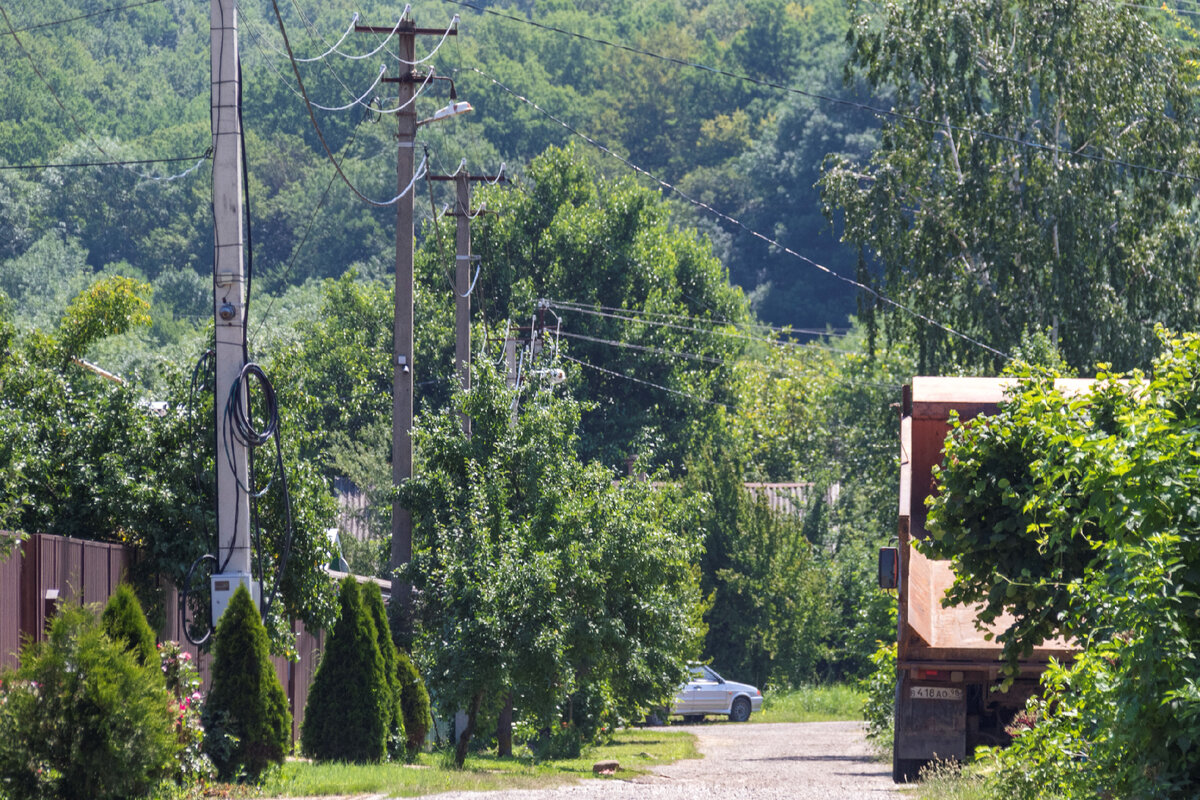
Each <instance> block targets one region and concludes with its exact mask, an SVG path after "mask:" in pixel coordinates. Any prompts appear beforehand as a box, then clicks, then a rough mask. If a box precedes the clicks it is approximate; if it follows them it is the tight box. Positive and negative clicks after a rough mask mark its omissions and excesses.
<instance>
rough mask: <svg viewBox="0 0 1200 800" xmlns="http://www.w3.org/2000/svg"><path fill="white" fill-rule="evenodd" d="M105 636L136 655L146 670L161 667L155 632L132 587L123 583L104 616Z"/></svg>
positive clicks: (102, 619) (105, 609)
mask: <svg viewBox="0 0 1200 800" xmlns="http://www.w3.org/2000/svg"><path fill="white" fill-rule="evenodd" d="M100 619H101V621H102V622H103V623H104V632H105V633H107V634H108V636H109V638H110V639H112V640H113V641H114V642H118V643H121V644H123V645H124V646H125V649H127V650H129V652H131V653H133V654H134V656H135V657H136V658H137V660H138V662H139V663H141V664H142V666H146V665H150V664H158V651H157V649H156V648H155V644H154V638H155V637H154V630H153V629H152V628H151V627H150V623H149V622H147V621H146V615H145V614H144V613H143V612H142V604H141V603H139V602H138V599H137V595H135V594H134V593H133V589H132V588H130V586H129V584H126V583H122V584H120V585H119V586H117V591H116V592H115V593H114V594H113V596H112V597H110V598H108V603H107V604H106V605H105V606H104V613H103V614H101V615H100Z"/></svg>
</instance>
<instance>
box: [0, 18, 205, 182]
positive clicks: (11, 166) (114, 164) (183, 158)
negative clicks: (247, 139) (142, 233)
mask: <svg viewBox="0 0 1200 800" xmlns="http://www.w3.org/2000/svg"><path fill="white" fill-rule="evenodd" d="M155 2H159V0H155ZM209 158H212V148H211V147H210V148H208V150H207V151H205V152H204V153H203V154H202V155H198V156H181V157H180V158H139V159H135V160H132V161H77V162H72V163H69V164H3V165H0V170H9V169H72V168H75V167H126V166H133V165H142V164H177V163H179V162H181V161H195V162H196V165H195V166H193V167H192V168H191V169H188V170H186V171H185V172H181V173H180V174H179V175H176V176H173V177H174V178H182V177H183V176H185V175H187V174H188V173H190V172H192V171H193V170H195V169H196V168H197V167H199V166H200V164H202V163H203V162H204V161H206V160H208V159H209ZM157 180H168V179H167V178H161V179H157Z"/></svg>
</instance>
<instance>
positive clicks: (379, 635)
mask: <svg viewBox="0 0 1200 800" xmlns="http://www.w3.org/2000/svg"><path fill="white" fill-rule="evenodd" d="M360 593H361V594H362V599H363V606H364V607H365V610H366V612H367V613H368V614H370V616H371V621H372V622H373V623H375V641H376V642H377V643H378V645H379V655H380V656H382V657H383V674H384V676H385V677H386V678H387V682H388V688H389V689H390V690H391V695H390V705H389V709H390V711H391V718H390V720H389V722H388V734H387V751H388V756H389V757H391V758H397V757H399V756H400V755H402V754H403V752H404V750H405V748H406V741H405V736H404V709H403V707H402V705H401V702H400V701H401V698H402V696H403V695H402V687H401V684H400V673H399V672H397V671H396V645H394V644H392V631H391V629H390V628H389V627H388V619H387V610H386V609H385V608H384V607H383V593H382V592H381V591H380V590H379V584H377V583H366V584H363V586H362V587H360Z"/></svg>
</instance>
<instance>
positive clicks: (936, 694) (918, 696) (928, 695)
mask: <svg viewBox="0 0 1200 800" xmlns="http://www.w3.org/2000/svg"><path fill="white" fill-rule="evenodd" d="M908 696H909V697H911V698H912V699H913V700H962V699H963V690H962V689H957V688H953V687H949V686H913V687H910V688H909V695H908Z"/></svg>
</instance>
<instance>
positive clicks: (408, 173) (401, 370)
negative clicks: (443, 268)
mask: <svg viewBox="0 0 1200 800" xmlns="http://www.w3.org/2000/svg"><path fill="white" fill-rule="evenodd" d="M396 44H397V46H398V47H399V51H400V58H402V59H404V60H406V61H410V62H411V61H415V60H416V57H415V52H416V30H415V27H414V25H413V23H412V22H411V21H408V22H405V23H403V24H402V25H401V26H400V29H399V30H398V31H397V36H396ZM401 70H405V71H407V72H408V73H409V74H410V75H411V73H412V70H411V68H410V67H408V66H406V65H403V64H402V65H401ZM396 86H397V88H398V89H399V103H400V105H404V104H405V103H408V105H407V107H405V109H404V110H403V111H401V112H400V113H399V114H398V115H397V122H398V125H399V129H398V131H397V133H396V139H397V145H398V147H397V158H396V185H397V190H398V191H403V190H404V188H405V187H406V186H408V184H409V183H411V182H412V179H413V167H414V163H413V162H414V159H413V147H414V145H415V143H416V138H417V111H416V103H414V102H409V101H411V100H412V97H413V93H414V91H415V88H416V87H415V86H414V84H413V83H412V81H405V80H401V81H400V82H399V83H397V84H396ZM413 194H415V192H412V191H410V192H406V193H405V195H404V197H402V198H400V201H399V202H398V203H397V204H396V295H395V297H396V308H395V317H394V326H393V337H392V345H393V350H392V352H393V354H394V359H395V360H394V362H393V364H392V485H393V486H400V485H402V484H403V483H404V482H405V481H407V480H408V479H409V478H411V477H412V438H411V436H410V431H411V429H412V420H413V374H414V371H415V369H416V366H415V364H414V363H413ZM411 559H412V513H411V512H410V511H409V510H408V509H407V508H405V507H404V506H402V505H401V504H400V501H399V500H393V501H392V553H391V561H390V565H391V568H392V570H393V571H394V570H396V569H398V568H399V567H400V566H402V565H404V564H407V563H408V562H409V561H410V560H411ZM409 594H410V590H409V588H408V585H407V584H404V583H402V582H400V581H396V580H393V581H392V598H393V599H398V600H399V601H400V612H401V619H402V620H403V623H402V624H404V625H405V627H407V625H408V614H409V601H410V600H411V598H410V597H409Z"/></svg>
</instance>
